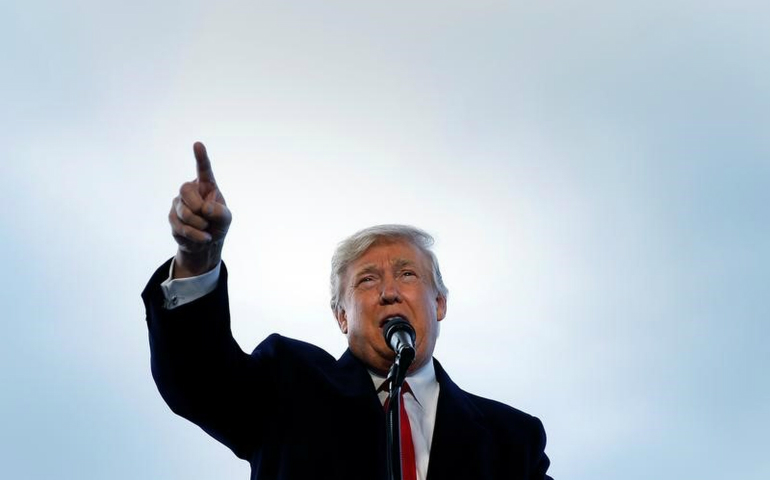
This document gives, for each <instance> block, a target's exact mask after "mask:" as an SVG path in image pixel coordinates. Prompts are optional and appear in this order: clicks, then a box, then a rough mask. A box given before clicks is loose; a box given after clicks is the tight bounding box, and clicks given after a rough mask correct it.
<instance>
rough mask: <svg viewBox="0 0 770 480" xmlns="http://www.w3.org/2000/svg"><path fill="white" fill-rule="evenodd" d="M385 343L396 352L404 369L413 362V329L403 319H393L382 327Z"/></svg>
mask: <svg viewBox="0 0 770 480" xmlns="http://www.w3.org/2000/svg"><path fill="white" fill-rule="evenodd" d="M382 333H383V335H385V343H387V344H388V346H389V347H390V348H392V349H393V351H394V352H396V357H398V358H399V359H400V360H401V363H402V364H403V365H404V367H406V368H409V365H410V364H411V363H412V360H414V354H415V349H414V337H415V334H414V328H412V325H411V324H409V322H407V321H406V319H404V317H393V318H391V319H390V320H388V322H387V323H386V324H385V325H384V326H383V327H382Z"/></svg>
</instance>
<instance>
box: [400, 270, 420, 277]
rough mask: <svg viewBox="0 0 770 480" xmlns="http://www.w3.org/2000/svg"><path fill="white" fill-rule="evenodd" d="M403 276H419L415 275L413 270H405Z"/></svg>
mask: <svg viewBox="0 0 770 480" xmlns="http://www.w3.org/2000/svg"><path fill="white" fill-rule="evenodd" d="M401 275H403V276H404V277H416V276H417V274H416V273H414V272H413V271H411V270H404V271H403V272H401Z"/></svg>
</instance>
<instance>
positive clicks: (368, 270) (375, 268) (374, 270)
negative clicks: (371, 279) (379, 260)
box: [353, 263, 380, 277]
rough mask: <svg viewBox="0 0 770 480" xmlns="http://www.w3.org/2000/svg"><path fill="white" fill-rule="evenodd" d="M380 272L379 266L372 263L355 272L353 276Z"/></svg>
mask: <svg viewBox="0 0 770 480" xmlns="http://www.w3.org/2000/svg"><path fill="white" fill-rule="evenodd" d="M379 271H380V268H379V267H378V266H377V265H375V264H373V263H370V264H368V265H364V266H363V267H361V268H359V269H358V270H356V271H355V272H353V274H354V275H353V276H355V277H358V276H361V275H364V274H366V273H379Z"/></svg>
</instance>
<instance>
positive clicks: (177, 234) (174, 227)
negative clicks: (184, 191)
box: [168, 209, 211, 246]
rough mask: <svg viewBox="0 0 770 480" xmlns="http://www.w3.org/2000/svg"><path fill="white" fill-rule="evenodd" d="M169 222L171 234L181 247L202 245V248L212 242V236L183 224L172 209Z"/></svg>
mask: <svg viewBox="0 0 770 480" xmlns="http://www.w3.org/2000/svg"><path fill="white" fill-rule="evenodd" d="M168 222H169V223H170V224H171V233H172V235H173V236H174V239H176V241H177V243H179V245H190V244H200V245H201V246H203V245H206V244H208V243H209V242H211V234H210V233H209V232H205V231H203V230H199V229H197V228H195V227H193V226H190V225H187V224H185V223H183V222H182V221H181V220H180V219H179V217H177V215H176V211H174V209H172V210H171V211H170V212H169V214H168Z"/></svg>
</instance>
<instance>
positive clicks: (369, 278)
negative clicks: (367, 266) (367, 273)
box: [358, 277, 374, 285]
mask: <svg viewBox="0 0 770 480" xmlns="http://www.w3.org/2000/svg"><path fill="white" fill-rule="evenodd" d="M373 281H374V277H361V278H360V279H359V280H358V284H359V285H361V284H362V283H368V282H373Z"/></svg>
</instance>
